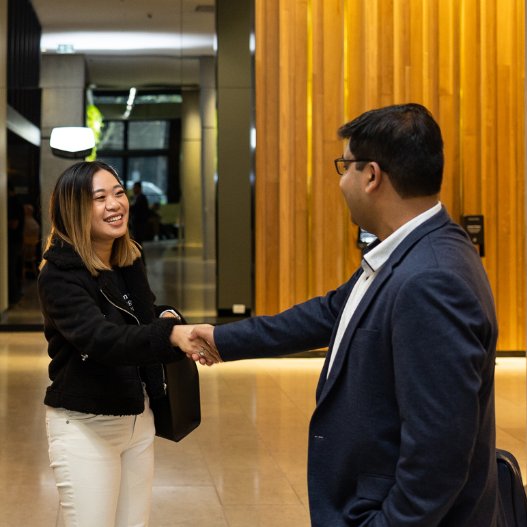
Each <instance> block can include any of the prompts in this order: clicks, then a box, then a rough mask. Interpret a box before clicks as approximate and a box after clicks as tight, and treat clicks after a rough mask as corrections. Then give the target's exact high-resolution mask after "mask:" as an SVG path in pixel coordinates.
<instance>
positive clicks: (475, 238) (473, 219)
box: [461, 214, 485, 257]
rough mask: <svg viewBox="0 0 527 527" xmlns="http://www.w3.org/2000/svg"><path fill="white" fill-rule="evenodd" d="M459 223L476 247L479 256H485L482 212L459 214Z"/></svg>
mask: <svg viewBox="0 0 527 527" xmlns="http://www.w3.org/2000/svg"><path fill="white" fill-rule="evenodd" d="M461 225H462V226H463V228H464V229H465V231H467V234H468V235H469V237H470V239H471V241H472V243H473V244H474V245H475V246H476V248H477V249H478V252H479V255H480V256H481V257H483V256H485V232H484V229H483V215H482V214H467V215H463V216H461Z"/></svg>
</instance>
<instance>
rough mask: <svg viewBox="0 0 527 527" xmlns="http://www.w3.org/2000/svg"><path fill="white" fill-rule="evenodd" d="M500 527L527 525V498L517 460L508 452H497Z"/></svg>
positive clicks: (523, 526) (522, 526)
mask: <svg viewBox="0 0 527 527" xmlns="http://www.w3.org/2000/svg"><path fill="white" fill-rule="evenodd" d="M496 461H497V463H498V494H499V506H500V518H499V522H498V525H499V526H500V527H525V526H526V525H527V497H526V495H525V490H524V487H523V482H522V475H521V472H520V467H519V465H518V462H517V461H516V458H515V457H514V456H513V455H512V454H511V453H510V452H507V451H506V450H496Z"/></svg>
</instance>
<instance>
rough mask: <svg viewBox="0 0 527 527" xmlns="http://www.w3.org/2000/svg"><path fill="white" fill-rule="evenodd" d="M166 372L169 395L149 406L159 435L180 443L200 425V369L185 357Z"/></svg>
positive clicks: (166, 369)
mask: <svg viewBox="0 0 527 527" xmlns="http://www.w3.org/2000/svg"><path fill="white" fill-rule="evenodd" d="M180 318H181V321H182V323H185V320H184V319H183V317H182V316H180ZM163 371H164V376H165V384H166V395H165V396H164V397H161V398H159V399H154V400H152V401H151V402H150V407H151V408H152V412H153V413H154V423H155V427H156V435H157V436H159V437H164V438H165V439H170V440H171V441H181V440H182V439H183V438H184V437H185V436H187V435H188V434H190V432H192V430H194V429H195V428H197V427H198V426H199V424H200V423H201V404H200V394H199V374H198V368H197V366H196V363H195V362H194V361H193V360H192V359H189V358H188V357H186V356H184V357H183V358H182V359H180V360H178V361H176V362H169V363H167V364H163Z"/></svg>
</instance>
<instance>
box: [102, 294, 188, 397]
mask: <svg viewBox="0 0 527 527" xmlns="http://www.w3.org/2000/svg"><path fill="white" fill-rule="evenodd" d="M99 291H100V292H101V294H102V296H104V298H106V300H108V302H110V304H111V305H112V306H114V307H116V308H117V309H119V310H121V311H123V312H124V313H126V314H127V315H130V316H131V317H133V318H134V319H135V321H136V322H137V325H138V326H140V325H141V322H139V319H138V318H137V317H136V316H135V315H134V314H133V313H130V311H128V310H127V309H124V307H121V306H118V305H117V304H116V303H115V302H112V300H110V299H109V298H108V295H107V294H106V293H105V292H104V291H103V290H102V289H99ZM180 319H181V317H180ZM161 371H162V372H163V391H164V392H165V395H166V394H167V383H166V377H165V368H163V367H162V368H161ZM137 374H138V375H139V378H141V372H140V370H139V366H137Z"/></svg>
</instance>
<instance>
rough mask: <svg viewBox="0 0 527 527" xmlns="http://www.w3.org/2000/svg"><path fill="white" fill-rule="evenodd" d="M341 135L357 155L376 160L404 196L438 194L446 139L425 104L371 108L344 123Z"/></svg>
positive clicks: (397, 190)
mask: <svg viewBox="0 0 527 527" xmlns="http://www.w3.org/2000/svg"><path fill="white" fill-rule="evenodd" d="M338 134H339V136H340V137H341V138H342V139H349V149H350V152H351V153H352V154H353V156H354V158H356V159H368V160H371V161H376V162H377V163H378V164H379V166H380V167H381V169H382V170H383V171H384V172H386V173H387V174H388V176H389V178H390V181H391V183H392V185H393V187H394V189H395V190H396V192H397V193H398V194H399V195H400V196H401V197H403V198H411V197H417V196H431V195H433V194H438V193H439V191H440V189H441V181H442V179H443V165H444V157H443V138H442V137H441V129H440V128H439V125H438V124H437V122H436V121H435V120H434V118H433V117H432V114H431V113H430V112H429V111H428V110H427V109H426V108H425V107H424V106H422V105H420V104H415V103H410V104H398V105H394V106H386V107H384V108H379V109H376V110H370V111H369V112H366V113H363V114H362V115H359V117H357V118H356V119H354V120H353V121H350V122H349V123H346V124H345V125H343V126H342V127H341V128H340V129H339V131H338ZM362 166H364V164H363V165H362ZM358 168H361V166H360V165H359V166H358Z"/></svg>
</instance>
